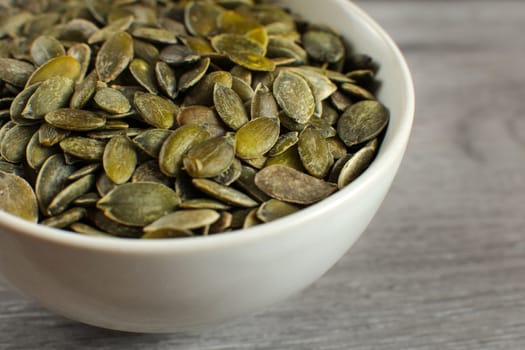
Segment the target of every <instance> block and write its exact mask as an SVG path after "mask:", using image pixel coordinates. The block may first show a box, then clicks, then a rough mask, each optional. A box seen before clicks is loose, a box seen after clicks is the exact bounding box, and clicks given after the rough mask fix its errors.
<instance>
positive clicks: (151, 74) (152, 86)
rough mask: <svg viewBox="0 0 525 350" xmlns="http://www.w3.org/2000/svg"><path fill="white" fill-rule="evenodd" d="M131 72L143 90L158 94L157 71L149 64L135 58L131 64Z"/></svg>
mask: <svg viewBox="0 0 525 350" xmlns="http://www.w3.org/2000/svg"><path fill="white" fill-rule="evenodd" d="M129 71H130V72H131V75H133V77H134V78H135V80H136V81H137V82H138V83H139V84H140V85H141V86H142V87H143V88H145V89H146V90H148V91H149V92H150V93H152V94H157V93H158V89H157V82H156V78H155V69H154V68H153V67H152V66H151V65H150V64H149V63H148V62H146V61H144V60H142V59H140V58H135V59H134V60H133V61H131V63H130V64H129Z"/></svg>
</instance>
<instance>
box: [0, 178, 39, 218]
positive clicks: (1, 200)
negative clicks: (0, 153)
mask: <svg viewBox="0 0 525 350" xmlns="http://www.w3.org/2000/svg"><path fill="white" fill-rule="evenodd" d="M0 209H1V210H3V211H5V212H7V213H9V214H13V215H15V216H18V217H20V218H22V219H24V220H27V221H31V222H37V221H38V203H37V200H36V195H35V192H33V188H32V187H31V185H30V184H29V183H27V181H26V180H24V179H23V178H22V177H20V176H17V175H15V174H8V173H6V172H4V171H0Z"/></svg>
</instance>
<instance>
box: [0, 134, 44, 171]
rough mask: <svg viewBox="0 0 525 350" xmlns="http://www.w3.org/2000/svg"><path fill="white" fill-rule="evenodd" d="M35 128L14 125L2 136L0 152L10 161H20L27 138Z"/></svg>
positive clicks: (23, 157) (29, 138)
mask: <svg viewBox="0 0 525 350" xmlns="http://www.w3.org/2000/svg"><path fill="white" fill-rule="evenodd" d="M36 130H37V129H36V128H35V127H34V126H24V125H15V126H14V127H12V128H10V129H9V130H8V131H7V132H6V133H5V135H4V136H3V138H2V142H1V145H0V153H1V155H2V158H3V159H5V160H7V161H8V162H11V163H20V162H22V161H23V160H24V159H25V157H26V149H27V144H28V143H29V140H31V137H32V136H33V134H34V133H35V131H36Z"/></svg>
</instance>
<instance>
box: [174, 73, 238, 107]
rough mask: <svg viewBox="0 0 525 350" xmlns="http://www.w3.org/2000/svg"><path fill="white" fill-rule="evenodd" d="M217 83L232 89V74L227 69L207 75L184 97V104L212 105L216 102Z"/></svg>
mask: <svg viewBox="0 0 525 350" xmlns="http://www.w3.org/2000/svg"><path fill="white" fill-rule="evenodd" d="M181 80H182V79H181ZM216 85H222V86H224V87H227V88H230V89H231V87H232V85H233V78H232V75H231V74H230V73H229V72H225V71H217V72H213V73H210V74H208V75H206V76H205V77H204V78H203V79H202V80H201V81H199V83H198V84H197V85H196V86H194V87H193V88H191V89H190V90H189V91H188V94H187V95H186V98H185V99H184V105H185V106H191V105H202V106H211V105H212V104H213V102H214V101H213V99H214V92H215V86H216Z"/></svg>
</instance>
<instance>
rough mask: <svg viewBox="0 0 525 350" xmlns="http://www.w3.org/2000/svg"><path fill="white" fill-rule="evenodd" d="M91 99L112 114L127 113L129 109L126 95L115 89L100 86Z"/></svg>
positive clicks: (129, 105)
mask: <svg viewBox="0 0 525 350" xmlns="http://www.w3.org/2000/svg"><path fill="white" fill-rule="evenodd" d="M93 100H94V101H95V103H96V104H97V106H99V107H100V108H102V109H103V110H105V111H106V112H109V113H112V114H123V113H127V112H128V111H129V110H130V109H131V104H130V103H129V101H128V99H127V98H126V96H124V94H123V93H122V92H120V91H118V90H117V89H112V88H107V87H106V88H102V89H100V90H98V91H97V93H96V94H95V96H94V97H93Z"/></svg>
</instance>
